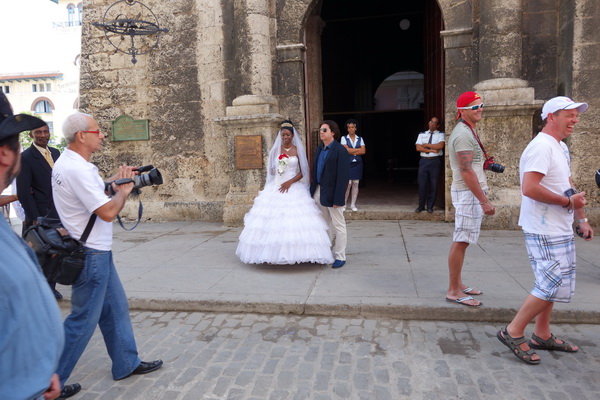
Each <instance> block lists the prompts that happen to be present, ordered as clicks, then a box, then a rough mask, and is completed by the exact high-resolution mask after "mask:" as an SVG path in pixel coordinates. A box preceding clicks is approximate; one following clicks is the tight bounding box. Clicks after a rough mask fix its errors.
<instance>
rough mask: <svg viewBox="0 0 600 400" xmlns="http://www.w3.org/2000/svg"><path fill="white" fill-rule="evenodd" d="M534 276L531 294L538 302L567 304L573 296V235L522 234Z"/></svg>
mask: <svg viewBox="0 0 600 400" xmlns="http://www.w3.org/2000/svg"><path fill="white" fill-rule="evenodd" d="M523 234H524V235H525V246H526V247H527V255H528V256H529V261H530V262H531V268H533V274H534V275H535V284H534V286H533V290H532V291H531V294H532V295H533V296H535V297H537V298H538V299H541V300H546V301H556V302H561V303H569V302H570V301H571V296H573V294H574V293H575V240H574V238H573V235H558V236H548V235H538V234H535V233H528V232H523Z"/></svg>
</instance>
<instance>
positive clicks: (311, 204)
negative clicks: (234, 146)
mask: <svg viewBox="0 0 600 400" xmlns="http://www.w3.org/2000/svg"><path fill="white" fill-rule="evenodd" d="M298 171H299V167H298V157H296V156H292V157H290V158H289V162H288V165H287V168H286V169H285V171H284V172H283V173H282V174H281V175H279V174H277V175H276V177H275V179H274V180H273V182H271V183H267V184H266V185H265V188H264V189H263V190H262V191H260V192H259V193H258V196H257V197H256V198H255V199H254V205H253V206H252V208H251V209H250V211H249V212H248V214H246V216H245V217H244V230H243V231H242V233H241V234H240V240H239V244H238V247H237V250H236V252H235V254H236V255H237V256H238V257H239V259H240V260H241V261H242V262H244V263H247V264H261V263H270V264H296V263H308V262H310V263H317V264H330V263H332V262H333V256H332V253H331V242H330V239H329V235H328V233H327V224H326V223H325V221H324V220H323V217H322V216H321V211H320V210H319V208H318V207H317V205H316V204H315V201H314V200H313V199H312V198H311V197H310V192H309V191H308V188H307V187H306V186H305V185H304V184H302V183H301V182H296V183H294V184H292V186H290V188H289V190H288V191H287V193H281V192H279V187H280V186H281V184H282V183H283V182H285V181H287V180H290V179H292V178H293V177H294V176H296V174H298ZM303 172H304V173H306V174H307V173H309V171H303Z"/></svg>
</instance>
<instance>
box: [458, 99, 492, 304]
mask: <svg viewBox="0 0 600 400" xmlns="http://www.w3.org/2000/svg"><path fill="white" fill-rule="evenodd" d="M456 108H457V110H458V115H457V116H456V119H459V121H458V123H457V124H456V126H455V127H454V130H453V131H452V133H451V134H450V138H449V139H448V156H449V157H450V166H451V167H452V186H451V188H450V192H451V195H452V205H453V206H454V208H455V210H456V213H455V222H454V224H455V227H454V235H453V237H452V247H450V254H449V255H448V270H449V276H450V279H449V284H448V292H447V294H446V301H449V302H453V303H458V304H462V305H465V306H471V307H478V306H480V305H481V304H482V303H481V302H480V301H478V300H475V299H474V298H473V297H472V295H480V294H483V292H482V291H480V290H477V289H474V288H472V287H469V286H467V285H465V284H464V283H463V281H462V267H463V263H464V260H465V253H466V251H467V247H469V244H476V243H477V240H478V239H479V231H480V228H481V220H482V217H483V214H485V215H494V213H495V212H496V209H495V208H494V206H493V205H492V203H490V201H489V200H488V198H487V196H486V194H487V189H488V186H487V178H486V176H485V172H484V163H485V161H486V159H488V157H487V156H486V154H485V151H484V150H483V145H481V141H480V140H479V136H477V132H476V131H475V128H476V126H477V123H478V122H479V121H481V119H482V113H483V101H482V100H481V97H480V96H479V95H478V94H477V93H475V92H465V93H463V94H461V95H460V96H459V97H458V99H457V100H456Z"/></svg>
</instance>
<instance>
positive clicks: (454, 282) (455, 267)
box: [446, 242, 481, 306]
mask: <svg viewBox="0 0 600 400" xmlns="http://www.w3.org/2000/svg"><path fill="white" fill-rule="evenodd" d="M467 247H469V243H467V242H452V247H450V254H448V271H449V275H450V281H449V284H448V293H446V298H447V299H450V300H456V299H459V298H461V297H465V293H463V289H465V288H467V285H465V284H464V283H463V282H462V267H463V263H464V261H465V253H466V252H467ZM464 304H468V305H472V306H478V305H479V304H481V303H480V302H479V301H477V300H474V299H473V300H466V301H465V302H464Z"/></svg>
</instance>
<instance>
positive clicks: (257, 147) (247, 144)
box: [235, 135, 263, 169]
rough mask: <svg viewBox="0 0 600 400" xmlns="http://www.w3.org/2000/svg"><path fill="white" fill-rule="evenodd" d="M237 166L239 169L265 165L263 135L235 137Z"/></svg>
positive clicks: (256, 167) (257, 167)
mask: <svg viewBox="0 0 600 400" xmlns="http://www.w3.org/2000/svg"><path fill="white" fill-rule="evenodd" d="M235 166H236V168H237V169H260V168H262V167H263V156H262V136H261V135H255V136H236V137H235Z"/></svg>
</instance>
